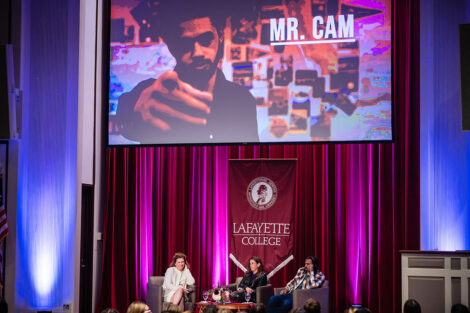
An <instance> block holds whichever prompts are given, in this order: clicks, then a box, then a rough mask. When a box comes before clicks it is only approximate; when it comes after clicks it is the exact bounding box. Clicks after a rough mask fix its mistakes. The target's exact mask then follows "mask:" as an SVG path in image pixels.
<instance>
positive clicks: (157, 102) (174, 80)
mask: <svg viewBox="0 0 470 313" xmlns="http://www.w3.org/2000/svg"><path fill="white" fill-rule="evenodd" d="M212 100H213V95H212V94H211V93H209V92H205V91H200V90H198V89H196V88H194V87H193V86H191V85H189V84H188V83H185V82H183V81H182V80H180V79H179V78H178V74H177V73H176V72H174V71H172V72H167V73H164V74H162V75H161V76H160V77H159V78H158V79H157V80H156V81H155V82H154V83H153V84H152V85H150V86H149V87H147V88H146V89H144V90H143V91H142V93H141V94H140V97H139V99H138V100H137V103H136V105H135V107H134V111H135V112H139V113H140V115H141V116H142V119H143V121H145V122H148V123H150V124H152V125H153V126H155V127H157V128H159V129H161V130H163V131H169V130H171V129H172V125H171V122H170V121H171V120H179V121H183V122H187V123H189V124H194V125H206V124H207V120H206V118H205V116H207V115H209V114H210V112H211V110H210V107H209V106H208V105H207V103H210V102H212Z"/></svg>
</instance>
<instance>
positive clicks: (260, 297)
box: [228, 277, 273, 307]
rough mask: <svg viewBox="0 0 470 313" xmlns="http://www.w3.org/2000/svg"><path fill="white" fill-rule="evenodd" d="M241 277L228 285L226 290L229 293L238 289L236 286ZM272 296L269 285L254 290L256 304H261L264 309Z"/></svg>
mask: <svg viewBox="0 0 470 313" xmlns="http://www.w3.org/2000/svg"><path fill="white" fill-rule="evenodd" d="M242 278H243V277H237V279H236V280H235V282H234V283H232V284H230V285H228V288H229V289H230V290H231V291H235V290H237V288H238V285H240V282H241V281H242ZM272 295H273V287H272V286H271V284H269V281H268V284H267V285H266V286H261V287H258V288H256V303H263V304H264V305H265V306H266V307H267V306H268V301H269V298H271V296H272Z"/></svg>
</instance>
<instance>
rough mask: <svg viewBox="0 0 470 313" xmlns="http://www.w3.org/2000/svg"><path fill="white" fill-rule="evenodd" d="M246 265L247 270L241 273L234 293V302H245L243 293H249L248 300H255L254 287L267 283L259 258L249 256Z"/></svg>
mask: <svg viewBox="0 0 470 313" xmlns="http://www.w3.org/2000/svg"><path fill="white" fill-rule="evenodd" d="M248 267H249V270H248V271H246V272H245V275H243V279H242V281H241V282H240V285H238V289H237V292H236V293H235V296H234V301H235V302H245V293H249V294H250V302H256V288H258V287H261V286H266V285H267V284H268V278H267V276H266V273H265V272H264V270H263V262H261V259H260V258H258V257H256V256H254V257H251V258H250V261H249V265H248Z"/></svg>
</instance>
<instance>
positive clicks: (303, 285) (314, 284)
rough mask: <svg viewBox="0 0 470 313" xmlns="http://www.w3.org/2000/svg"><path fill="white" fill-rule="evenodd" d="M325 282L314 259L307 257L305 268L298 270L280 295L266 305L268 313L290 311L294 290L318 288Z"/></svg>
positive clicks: (272, 298)
mask: <svg viewBox="0 0 470 313" xmlns="http://www.w3.org/2000/svg"><path fill="white" fill-rule="evenodd" d="M324 281H325V275H323V273H322V272H320V270H319V269H318V260H317V258H316V257H313V256H308V257H307V258H306V259H305V266H304V267H301V268H299V270H298V271H297V274H296V275H295V277H294V278H293V279H292V280H291V281H290V282H288V283H287V285H286V288H284V289H283V290H282V291H281V294H280V295H277V296H272V297H271V298H270V299H269V303H268V312H269V313H286V312H289V310H290V309H292V292H293V291H294V290H296V289H312V288H318V287H320V286H321V285H322V283H323V282H324Z"/></svg>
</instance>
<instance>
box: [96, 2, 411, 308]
mask: <svg viewBox="0 0 470 313" xmlns="http://www.w3.org/2000/svg"><path fill="white" fill-rule="evenodd" d="M417 3H418V1H411V0H396V1H394V31H393V38H394V50H393V75H394V90H393V101H394V102H393V104H394V115H393V117H394V123H395V131H396V132H395V134H396V137H395V138H396V141H395V143H383V144H330V145H284V146H282V145H254V146H222V147H214V146H210V147H206V146H197V147H170V148H168V147H141V148H109V149H107V150H106V161H105V166H106V177H105V195H104V199H105V205H104V226H103V256H102V269H101V280H100V291H99V296H98V303H97V311H98V312H99V311H100V310H101V309H103V308H105V307H115V308H117V309H119V311H120V312H125V311H126V308H127V306H128V304H129V303H130V302H132V301H134V300H136V299H142V300H145V297H146V284H147V281H148V277H149V276H152V275H163V274H164V273H165V270H166V268H167V267H168V265H169V264H170V261H171V257H172V255H173V254H174V253H175V252H177V251H181V252H184V253H186V254H187V255H188V257H189V262H190V265H191V272H192V274H193V276H194V277H195V279H196V281H197V296H198V299H200V293H201V291H202V290H204V289H208V288H210V287H211V286H212V285H214V284H220V285H224V284H227V283H230V282H231V281H233V280H234V279H235V277H236V276H238V275H240V274H241V273H240V272H237V270H236V268H235V266H234V265H233V264H231V263H230V261H229V259H228V254H229V251H228V229H227V227H228V226H227V215H228V210H227V190H228V188H227V182H228V177H227V175H228V174H227V173H228V160H229V159H246V158H250V159H251V158H297V159H298V161H297V182H296V191H295V197H296V198H295V199H296V200H295V208H294V211H295V213H294V215H295V219H294V227H293V229H294V238H295V244H294V260H293V261H292V262H290V263H289V264H288V265H287V266H286V267H285V268H284V269H283V270H281V271H280V272H279V273H277V274H276V275H275V276H274V277H273V278H272V280H271V281H272V283H273V284H274V285H275V286H281V285H284V284H285V283H286V282H287V281H288V280H289V279H291V278H292V277H293V275H294V274H295V272H296V270H297V269H298V267H300V266H302V265H303V262H304V258H305V256H308V255H316V256H317V257H318V258H319V260H320V268H321V270H322V271H323V272H324V273H325V275H326V277H327V279H328V280H329V281H330V301H331V304H330V308H331V311H332V312H342V311H343V310H344V308H345V307H346V306H348V305H349V304H353V303H362V304H363V305H366V306H368V307H369V308H371V310H372V312H380V313H387V312H401V311H400V306H401V288H400V286H401V281H400V256H399V250H401V249H419V248H420V245H419V239H420V225H419V207H420V203H419V198H420V197H419V77H418V73H419V61H418V57H419V51H418V50H417V49H418V47H419V40H418V39H419V38H418V36H419V33H418V29H419V28H418V25H419V20H418V17H419V10H418V8H417V7H415V6H417V5H418V4H417Z"/></svg>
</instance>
